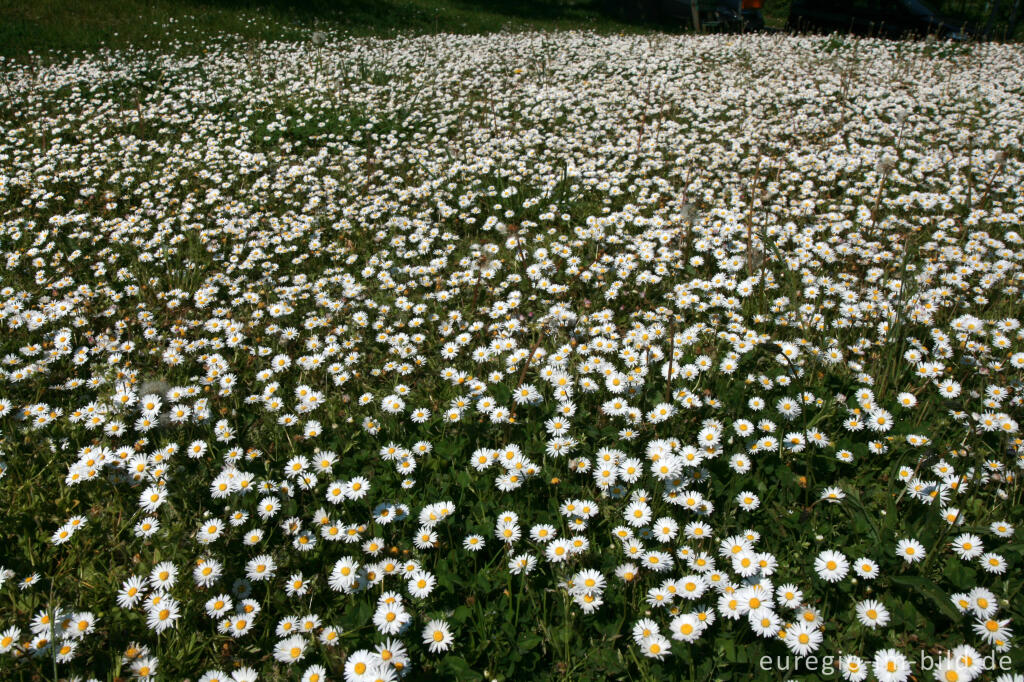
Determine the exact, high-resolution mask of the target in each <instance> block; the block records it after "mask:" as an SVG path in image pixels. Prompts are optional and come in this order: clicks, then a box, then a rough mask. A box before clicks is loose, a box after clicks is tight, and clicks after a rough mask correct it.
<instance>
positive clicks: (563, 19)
mask: <svg viewBox="0 0 1024 682" xmlns="http://www.w3.org/2000/svg"><path fill="white" fill-rule="evenodd" d="M618 4H627V3H614V2H611V1H605V0H552V1H545V0H510V1H508V2H497V1H495V0H374V1H373V2H360V1H358V0H336V1H332V0H305V1H304V2H286V1H284V0H263V1H259V0H205V1H204V0H90V1H89V2H81V1H80V0H0V55H4V56H8V57H22V56H25V55H27V54H29V53H30V52H33V53H41V52H48V51H51V50H53V51H62V52H63V51H80V50H95V49H99V48H103V47H110V48H122V47H129V46H137V47H143V48H148V47H157V46H160V45H165V44H168V43H172V42H176V43H182V44H184V45H186V46H187V45H188V44H195V42H196V41H198V40H201V39H202V38H204V37H208V36H212V35H217V34H230V35H233V36H238V37H241V38H243V39H250V40H274V39H289V38H294V37H297V35H298V31H299V30H301V29H309V28H319V29H322V30H325V31H339V32H345V33H348V34H350V35H357V36H385V37H390V36H394V35H398V34H403V33H414V34H416V33H419V34H422V33H440V32H448V33H493V32H497V31H501V30H545V29H546V30H555V29H590V30H595V31H599V32H636V31H643V30H650V29H652V28H655V27H657V28H661V29H663V30H664V29H667V30H671V29H672V28H673V27H672V26H671V25H664V24H663V25H658V24H656V23H655V22H654V21H652V20H650V19H649V18H648V17H649V15H650V13H649V12H648V13H644V12H642V11H627V10H625V9H621V8H618V7H617V5H618Z"/></svg>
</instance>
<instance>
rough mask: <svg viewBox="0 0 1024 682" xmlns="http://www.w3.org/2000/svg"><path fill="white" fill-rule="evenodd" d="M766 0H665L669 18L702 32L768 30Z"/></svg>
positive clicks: (662, 6) (662, 5) (665, 11)
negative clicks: (691, 25) (765, 19)
mask: <svg viewBox="0 0 1024 682" xmlns="http://www.w3.org/2000/svg"><path fill="white" fill-rule="evenodd" d="M763 6H764V0H661V12H662V14H664V15H665V17H666V18H668V19H671V20H674V21H682V22H685V23H689V24H695V28H697V29H700V30H705V29H711V30H717V29H724V30H730V31H758V30H761V29H763V28H764V16H763V15H762V14H761V9H762V7H763Z"/></svg>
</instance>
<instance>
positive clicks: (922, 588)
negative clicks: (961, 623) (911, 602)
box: [892, 575, 960, 621]
mask: <svg viewBox="0 0 1024 682" xmlns="http://www.w3.org/2000/svg"><path fill="white" fill-rule="evenodd" d="M892 581H893V582H894V583H896V584H897V585H905V586H906V587H912V588H915V590H917V592H918V594H921V595H924V596H926V597H928V598H929V599H931V601H932V602H933V603H934V604H935V606H936V608H938V609H939V611H940V612H941V613H942V614H943V615H945V616H946V617H947V618H949V619H950V620H954V621H956V620H959V619H960V614H959V612H957V610H956V608H955V607H954V606H953V603H952V602H951V601H949V598H948V597H947V596H946V593H945V592H943V591H942V588H941V587H939V586H938V585H936V584H935V583H934V582H932V581H931V580H929V579H928V578H925V577H922V576H916V575H898V576H895V577H893V579H892Z"/></svg>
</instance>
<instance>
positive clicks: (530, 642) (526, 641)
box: [519, 632, 542, 651]
mask: <svg viewBox="0 0 1024 682" xmlns="http://www.w3.org/2000/svg"><path fill="white" fill-rule="evenodd" d="M541 641H542V638H541V636H540V635H538V634H536V633H533V632H531V633H528V634H526V635H524V636H523V637H520V638H519V650H520V651H529V650H530V649H533V648H534V647H536V646H537V645H538V644H540V643H541Z"/></svg>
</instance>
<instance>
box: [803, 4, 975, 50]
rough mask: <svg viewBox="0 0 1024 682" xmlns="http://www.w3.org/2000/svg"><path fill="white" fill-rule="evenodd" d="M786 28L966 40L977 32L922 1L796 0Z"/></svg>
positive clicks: (888, 36) (887, 36)
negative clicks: (953, 20) (946, 16)
mask: <svg viewBox="0 0 1024 682" xmlns="http://www.w3.org/2000/svg"><path fill="white" fill-rule="evenodd" d="M786 28H787V29H788V30H791V31H829V32H831V31H840V32H843V33H854V34H858V35H869V36H879V37H885V38H905V37H924V36H929V35H931V36H936V37H938V38H940V39H943V40H947V39H948V40H958V41H959V40H967V39H968V37H970V36H972V35H976V34H977V31H975V30H973V29H972V28H971V27H969V26H967V25H958V24H956V23H954V22H952V21H950V20H949V19H946V18H945V17H943V16H942V15H940V14H939V13H938V12H936V11H935V10H934V9H932V8H931V7H930V6H929V5H928V4H927V3H925V2H923V0H793V1H792V4H791V5H790V9H789V20H788V21H787V22H786Z"/></svg>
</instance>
